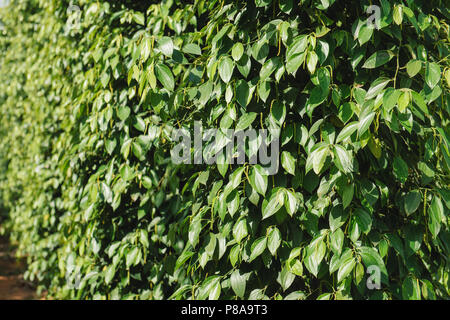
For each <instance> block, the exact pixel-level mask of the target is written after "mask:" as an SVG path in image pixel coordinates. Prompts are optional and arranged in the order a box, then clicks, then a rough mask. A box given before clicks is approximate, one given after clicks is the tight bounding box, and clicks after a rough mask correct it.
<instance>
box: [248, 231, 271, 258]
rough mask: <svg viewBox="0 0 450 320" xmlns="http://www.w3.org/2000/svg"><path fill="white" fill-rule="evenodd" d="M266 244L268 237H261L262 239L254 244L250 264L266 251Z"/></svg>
mask: <svg viewBox="0 0 450 320" xmlns="http://www.w3.org/2000/svg"><path fill="white" fill-rule="evenodd" d="M266 244H267V238H266V237H260V238H258V239H256V240H255V241H254V242H253V243H252V247H251V254H250V258H249V260H248V262H252V261H253V260H255V259H256V258H257V257H259V256H260V255H261V254H262V253H263V251H264V250H265V249H266Z"/></svg>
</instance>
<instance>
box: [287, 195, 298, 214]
mask: <svg viewBox="0 0 450 320" xmlns="http://www.w3.org/2000/svg"><path fill="white" fill-rule="evenodd" d="M285 194H286V200H285V206H286V211H287V212H288V213H289V215H290V216H291V217H292V216H293V215H294V213H296V212H297V207H298V199H297V196H296V195H295V193H294V192H292V191H290V190H285Z"/></svg>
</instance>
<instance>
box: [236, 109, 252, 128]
mask: <svg viewBox="0 0 450 320" xmlns="http://www.w3.org/2000/svg"><path fill="white" fill-rule="evenodd" d="M256 116H257V114H256V113H255V112H249V113H244V114H243V115H242V116H241V117H240V118H239V121H238V123H237V125H236V129H235V130H236V131H239V130H245V129H247V128H248V127H249V126H250V125H251V124H252V122H253V121H255V119H256Z"/></svg>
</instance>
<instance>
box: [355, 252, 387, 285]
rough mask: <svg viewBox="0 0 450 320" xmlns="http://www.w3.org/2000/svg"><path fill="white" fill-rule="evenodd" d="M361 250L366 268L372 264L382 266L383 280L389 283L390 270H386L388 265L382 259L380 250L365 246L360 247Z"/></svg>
mask: <svg viewBox="0 0 450 320" xmlns="http://www.w3.org/2000/svg"><path fill="white" fill-rule="evenodd" d="M359 252H360V254H361V258H362V261H363V262H364V265H365V266H366V268H368V267H370V266H377V267H378V268H380V273H381V279H380V280H381V282H382V283H384V284H386V285H389V281H388V272H387V270H386V266H385V265H384V262H383V259H381V257H380V255H379V254H378V252H377V251H376V250H375V249H374V248H371V247H364V246H363V247H360V248H359Z"/></svg>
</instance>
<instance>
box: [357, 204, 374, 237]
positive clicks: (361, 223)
mask: <svg viewBox="0 0 450 320" xmlns="http://www.w3.org/2000/svg"><path fill="white" fill-rule="evenodd" d="M354 214H355V220H356V223H357V224H358V227H359V230H360V231H362V232H363V233H365V234H368V233H369V231H370V229H371V228H372V217H371V215H370V214H369V212H367V210H365V209H363V208H358V209H356V210H355V213H354Z"/></svg>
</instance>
